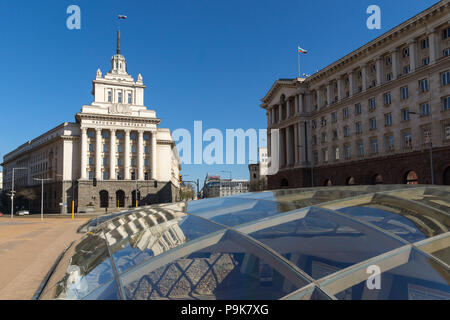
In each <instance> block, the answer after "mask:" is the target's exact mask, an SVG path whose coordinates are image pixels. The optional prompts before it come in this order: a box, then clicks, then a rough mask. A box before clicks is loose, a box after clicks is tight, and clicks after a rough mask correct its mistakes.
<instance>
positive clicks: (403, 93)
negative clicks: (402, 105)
mask: <svg viewBox="0 0 450 320" xmlns="http://www.w3.org/2000/svg"><path fill="white" fill-rule="evenodd" d="M400 92H401V96H402V100H406V99H408V96H409V93H408V87H402V88H400Z"/></svg>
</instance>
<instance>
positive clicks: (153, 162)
mask: <svg viewBox="0 0 450 320" xmlns="http://www.w3.org/2000/svg"><path fill="white" fill-rule="evenodd" d="M151 136H152V154H151V158H152V168H151V178H152V180H156V178H157V175H156V170H157V169H158V168H157V167H156V156H157V155H156V131H153V132H152V134H151Z"/></svg>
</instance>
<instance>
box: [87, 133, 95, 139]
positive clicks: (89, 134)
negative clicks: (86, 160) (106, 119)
mask: <svg viewBox="0 0 450 320" xmlns="http://www.w3.org/2000/svg"><path fill="white" fill-rule="evenodd" d="M88 137H89V138H91V139H93V138H94V131H88Z"/></svg>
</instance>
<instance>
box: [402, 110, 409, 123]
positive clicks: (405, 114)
mask: <svg viewBox="0 0 450 320" xmlns="http://www.w3.org/2000/svg"><path fill="white" fill-rule="evenodd" d="M402 115H403V120H404V121H409V109H408V108H406V109H403V110H402Z"/></svg>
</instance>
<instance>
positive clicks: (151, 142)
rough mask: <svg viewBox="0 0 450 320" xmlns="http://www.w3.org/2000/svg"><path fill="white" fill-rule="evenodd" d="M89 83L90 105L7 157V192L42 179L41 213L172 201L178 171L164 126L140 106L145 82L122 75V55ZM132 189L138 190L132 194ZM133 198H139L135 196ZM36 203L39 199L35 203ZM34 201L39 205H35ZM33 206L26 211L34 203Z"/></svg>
mask: <svg viewBox="0 0 450 320" xmlns="http://www.w3.org/2000/svg"><path fill="white" fill-rule="evenodd" d="M119 39H120V33H119V32H118V46H117V53H116V54H115V55H114V56H113V57H112V59H111V70H110V71H109V72H108V73H106V74H105V75H104V76H103V75H102V72H101V71H100V69H99V70H97V73H96V77H95V79H94V80H93V82H92V83H93V88H92V94H93V96H94V101H93V102H92V103H91V104H90V105H85V106H83V107H82V109H81V111H80V112H79V113H77V114H76V115H75V119H76V122H75V123H69V122H65V123H63V124H61V125H59V126H57V127H56V128H53V129H52V130H50V131H48V132H46V133H44V134H43V135H41V136H39V137H37V138H35V139H33V140H31V141H29V142H27V143H25V144H23V145H22V146H20V147H18V148H17V149H15V150H14V151H12V152H10V153H9V154H7V155H5V156H4V159H3V164H2V166H3V168H4V171H3V172H4V182H3V187H4V189H11V187H12V175H13V168H19V167H21V168H26V170H23V169H21V170H15V172H14V183H15V188H16V189H17V188H24V187H30V188H36V190H37V192H38V193H40V191H39V190H40V189H39V190H38V187H39V184H40V182H39V181H37V180H35V179H36V178H44V179H48V180H47V181H45V192H44V208H45V211H46V212H70V211H71V206H72V201H74V205H75V207H76V210H77V211H88V210H100V209H105V210H106V209H108V208H110V209H113V208H123V207H129V206H135V205H136V202H137V204H138V205H139V204H150V203H159V202H172V201H177V200H178V197H179V192H178V189H179V182H178V175H179V171H180V169H181V167H180V159H179V156H178V152H177V149H176V147H175V143H174V141H173V139H172V135H171V132H170V130H169V129H164V128H159V127H158V125H159V124H160V122H161V119H159V118H158V117H157V116H156V112H155V111H154V110H149V109H147V107H146V106H145V105H144V89H145V85H144V83H143V78H142V76H141V74H139V75H138V77H137V80H134V79H133V77H132V76H130V75H129V74H128V73H127V65H126V63H127V62H126V60H125V58H124V57H123V55H122V54H121V52H120V42H119V41H120V40H119ZM136 191H137V192H136ZM136 196H137V197H136ZM39 200H40V199H39ZM34 202H36V201H34ZM34 202H33V205H31V209H32V210H33V208H34V207H36V206H37V205H39V206H40V202H39V203H34Z"/></svg>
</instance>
